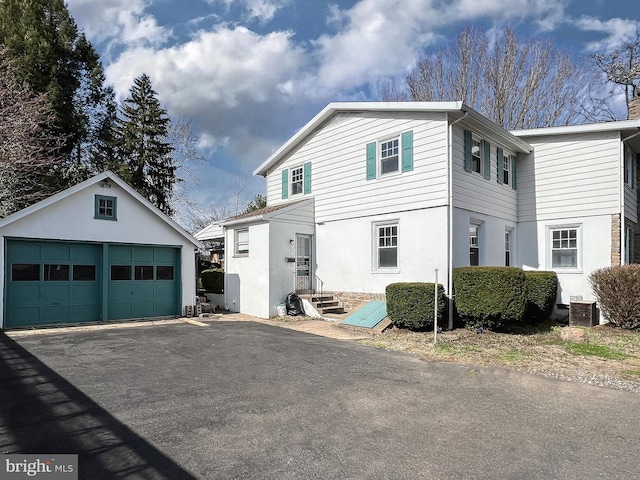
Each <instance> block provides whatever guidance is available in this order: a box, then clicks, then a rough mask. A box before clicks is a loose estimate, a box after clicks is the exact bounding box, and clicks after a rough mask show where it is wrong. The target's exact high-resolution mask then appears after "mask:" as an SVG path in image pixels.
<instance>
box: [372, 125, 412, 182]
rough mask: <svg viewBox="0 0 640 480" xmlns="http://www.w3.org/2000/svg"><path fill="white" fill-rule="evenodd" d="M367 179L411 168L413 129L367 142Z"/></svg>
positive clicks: (403, 171)
mask: <svg viewBox="0 0 640 480" xmlns="http://www.w3.org/2000/svg"><path fill="white" fill-rule="evenodd" d="M366 152H367V163H366V168H367V180H375V179H377V178H381V177H384V176H385V175H390V176H394V175H392V174H399V173H405V172H410V171H412V170H413V130H409V131H407V132H402V133H401V134H399V135H396V136H394V137H387V138H384V139H382V140H378V141H375V142H370V143H367V150H366Z"/></svg>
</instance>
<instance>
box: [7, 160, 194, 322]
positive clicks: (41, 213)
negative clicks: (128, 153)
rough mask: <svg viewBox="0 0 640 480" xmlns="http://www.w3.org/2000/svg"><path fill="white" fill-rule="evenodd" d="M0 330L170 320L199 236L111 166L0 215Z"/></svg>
mask: <svg viewBox="0 0 640 480" xmlns="http://www.w3.org/2000/svg"><path fill="white" fill-rule="evenodd" d="M0 240H1V242H2V250H1V251H0V267H1V268H0V272H3V275H2V276H1V277H0V291H1V292H2V299H3V302H2V309H1V310H0V327H2V328H4V329H7V328H20V327H31V326H38V325H49V324H63V323H64V324H73V323H86V322H105V321H109V320H126V319H139V318H159V317H175V316H178V315H180V314H181V312H182V311H183V309H184V306H185V305H192V304H193V303H194V299H195V296H196V285H195V252H196V250H197V248H198V247H199V246H200V243H199V242H198V241H197V240H196V239H195V238H193V237H192V236H191V235H190V234H189V233H187V232H186V231H185V230H184V229H182V228H181V227H180V226H179V225H178V224H176V223H175V222H174V221H173V220H171V219H170V218H169V217H167V216H166V215H164V214H163V213H162V212H160V211H159V210H158V209H156V208H155V207H154V206H153V205H151V204H150V203H149V202H148V201H147V200H146V199H144V198H143V197H142V196H141V195H139V194H138V193H137V192H136V191H135V190H133V189H132V188H131V187H130V186H129V185H127V184H126V182H124V181H123V180H122V179H120V178H119V177H118V176H116V175H115V174H113V173H112V172H104V173H102V174H100V175H97V176H95V177H93V178H91V179H89V180H87V181H86V182H83V183H81V184H79V185H76V186H74V187H72V188H70V189H68V190H65V191H63V192H61V193H59V194H57V195H54V196H52V197H50V198H48V199H46V200H43V201H42V202H39V203H37V204H35V205H32V206H31V207H29V208H26V209H24V210H21V211H19V212H17V213H14V214H13V215H10V216H9V217H6V218H4V219H0Z"/></svg>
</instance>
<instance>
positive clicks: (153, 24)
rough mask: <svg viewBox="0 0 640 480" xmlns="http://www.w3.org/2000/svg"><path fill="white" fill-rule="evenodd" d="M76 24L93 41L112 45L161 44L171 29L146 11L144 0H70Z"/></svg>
mask: <svg viewBox="0 0 640 480" xmlns="http://www.w3.org/2000/svg"><path fill="white" fill-rule="evenodd" d="M67 5H68V8H69V11H70V12H71V14H72V15H73V18H74V19H75V20H76V23H77V24H78V25H80V26H81V28H82V29H83V30H84V31H85V32H86V34H87V36H88V37H89V38H91V39H92V40H94V41H96V42H98V43H100V42H102V41H107V42H108V43H109V44H110V45H118V44H125V45H129V46H136V45H148V46H158V45H161V44H162V43H163V42H164V41H166V39H167V38H168V36H169V35H170V33H171V32H170V31H169V30H168V29H166V28H164V27H161V26H159V25H158V23H157V21H156V19H155V18H154V17H153V16H151V15H148V14H145V13H144V11H145V9H146V7H147V3H146V2H145V1H144V0H101V1H100V2H96V1H94V0H67Z"/></svg>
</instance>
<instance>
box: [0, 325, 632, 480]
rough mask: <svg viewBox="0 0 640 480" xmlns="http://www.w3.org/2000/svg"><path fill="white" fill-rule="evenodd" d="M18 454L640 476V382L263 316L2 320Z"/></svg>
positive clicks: (210, 467)
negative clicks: (344, 334)
mask: <svg viewBox="0 0 640 480" xmlns="http://www.w3.org/2000/svg"><path fill="white" fill-rule="evenodd" d="M0 400H1V401H0V452H6V453H10V452H22V453H78V454H79V460H80V478H81V479H85V478H87V479H98V478H109V479H111V478H166V479H190V478H198V479H200V478H201V479H226V478H255V479H303V478H304V479H313V478H317V479H340V478H345V479H357V478H381V479H382V478H385V479H386V478H388V479H393V478H398V479H404V478H410V479H413V478H428V479H484V478H487V479H489V478H490V479H519V480H522V479H550V478H553V479H577V478H579V479H591V478H606V479H613V478H620V479H625V480H626V479H630V478H640V463H639V462H638V461H637V454H638V445H639V442H640V422H639V420H640V395H637V394H634V393H631V392H625V391H618V390H611V389H606V388H600V387H592V386H589V385H584V384H572V383H567V382H563V381H558V380H553V379H545V378H539V377H533V376H528V375H520V374H517V373H514V372H508V371H504V370H498V369H492V368H473V367H469V366H463V365H456V364H446V363H433V362H423V361H420V360H418V359H416V358H414V357H412V356H410V355H406V354H400V353H394V352H388V351H383V350H379V349H375V348H372V347H364V346H359V345H355V344H353V343H350V342H344V341H338V340H333V339H328V338H323V337H318V336H314V335H310V334H307V333H301V332H297V331H293V330H287V329H283V328H279V327H274V326H269V325H263V324H259V323H252V322H213V323H211V324H209V326H205V327H201V326H196V325H190V324H171V325H156V326H153V325H150V326H143V327H136V328H122V329H108V330H96V331H78V332H72V333H64V334H47V335H32V336H22V337H15V338H10V337H7V336H5V335H2V334H0Z"/></svg>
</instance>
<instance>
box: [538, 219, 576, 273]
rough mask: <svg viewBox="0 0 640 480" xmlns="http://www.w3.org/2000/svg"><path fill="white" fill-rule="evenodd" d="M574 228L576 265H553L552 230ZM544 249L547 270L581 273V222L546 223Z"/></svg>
mask: <svg viewBox="0 0 640 480" xmlns="http://www.w3.org/2000/svg"><path fill="white" fill-rule="evenodd" d="M569 229H575V230H577V236H578V238H577V242H576V247H577V249H578V252H577V254H576V257H577V258H576V263H577V266H576V267H575V268H574V267H571V268H567V267H564V268H563V267H553V260H552V257H553V248H552V247H553V233H552V232H553V231H554V230H569ZM545 250H546V262H547V266H546V269H547V270H551V271H554V272H556V273H576V274H581V273H582V268H583V267H582V224H581V223H570V224H561V225H547V231H546V238H545Z"/></svg>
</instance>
